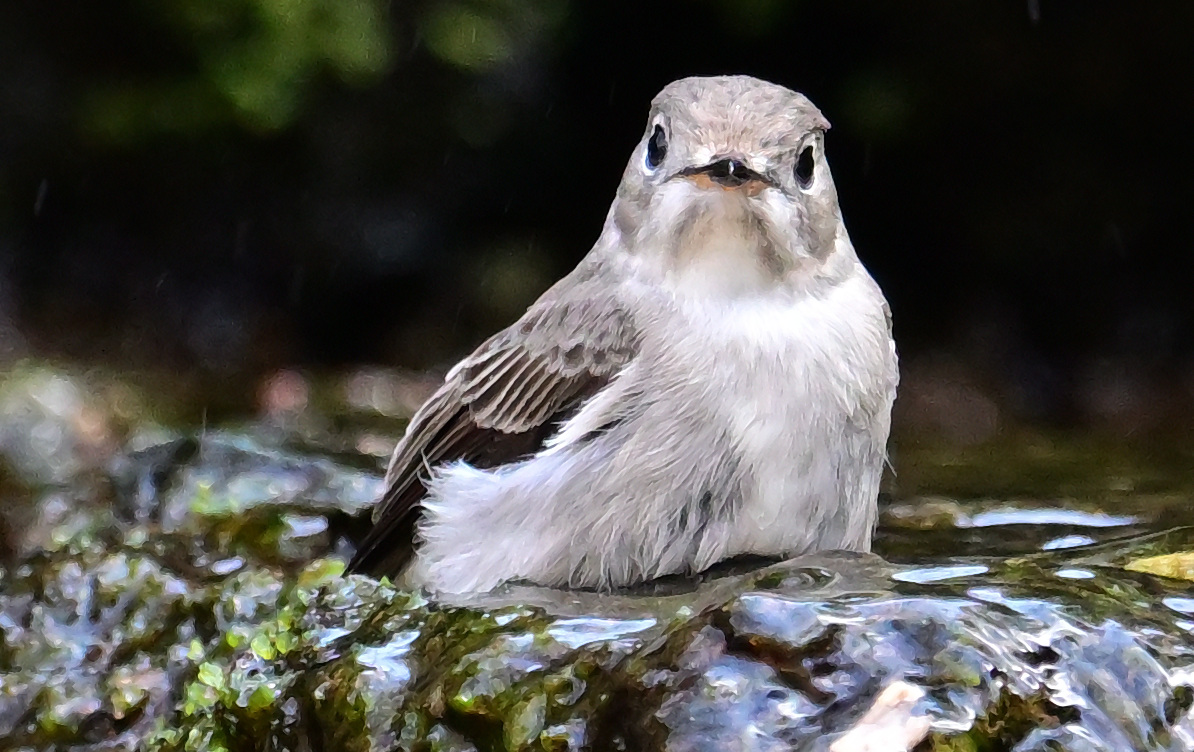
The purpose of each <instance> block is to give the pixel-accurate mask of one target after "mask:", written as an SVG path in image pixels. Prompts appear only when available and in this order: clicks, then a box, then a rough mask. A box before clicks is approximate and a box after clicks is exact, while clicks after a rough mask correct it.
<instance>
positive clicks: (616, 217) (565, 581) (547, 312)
mask: <svg viewBox="0 0 1194 752" xmlns="http://www.w3.org/2000/svg"><path fill="white" fill-rule="evenodd" d="M828 128H829V123H828V122H827V121H826V120H825V118H824V117H823V116H822V115H821V113H820V112H819V111H818V110H817V108H816V107H814V106H813V104H812V103H811V102H810V101H809V100H808V99H806V98H805V97H804V96H802V95H801V94H798V93H796V92H794V91H791V90H789V89H786V88H783V87H782V86H776V85H774V84H770V83H767V82H765V81H760V80H758V79H754V78H749V77H746V76H725V77H716V78H686V79H682V80H680V81H676V82H674V83H672V84H670V85H668V86H667V87H666V88H665V89H664V90H663V91H662V92H660V93H659V95H658V96H657V97H655V100H654V101H653V102H652V105H651V113H650V118H649V120H648V122H647V129H646V132H645V133H644V134H643V139H642V141H641V142H640V143H639V144H638V146H637V148H635V150H634V154H633V155H632V156H631V158H630V164H629V165H627V167H626V171H625V172H624V173H623V175H622V183H621V185H620V186H618V193H617V196H616V197H615V199H614V202H613V205H612V206H611V207H610V210H609V215H608V216H607V217H606V220H605V226H604V227H603V228H602V231H601V237H600V238H598V239H597V243H596V245H594V246H593V249H592V250H591V251H590V252H589V255H588V256H586V257H585V258H584V260H583V261H581V262H580V264H579V265H578V266H577V268H576V269H575V270H573V271H572V273H571V274H569V275H568V276H566V277H564V278H563V279H562V280H560V281H559V282H557V283H556V284H555V285H554V286H553V287H552V288H551V289H549V290H548V291H547V292H546V293H544V294H543V297H541V298H539V300H538V301H536V302H535V304H534V305H532V306H531V307H530V309H529V310H528V311H527V312H526V314H525V315H524V316H523V317H522V318H521V319H519V320H518V321H516V322H515V323H514V324H513V325H512V326H510V327H509V328H507V329H505V330H503V331H501V332H498V333H497V334H496V335H494V336H493V337H491V338H490V339H488V340H487V341H486V342H485V343H484V344H482V345H481V346H480V347H479V348H477V350H476V352H474V353H473V354H472V355H470V356H468V357H467V358H465V359H464V360H463V361H461V362H460V363H459V364H457V365H456V367H454V368H453V369H452V370H451V371H450V372H449V373H448V376H447V379H446V381H445V383H444V385H443V386H442V387H440V389H439V391H437V392H436V393H435V394H434V395H433V396H432V397H431V399H429V400H428V401H427V403H426V404H425V405H423V407H422V408H421V409H420V410H419V411H418V413H416V414H415V416H414V418H413V419H412V420H411V422H410V425H409V426H408V427H407V431H406V435H405V437H404V438H403V439H402V441H401V442H400V443H399V444H398V447H397V448H396V449H395V450H394V456H393V458H392V459H391V460H390V466H389V470H388V471H387V473H386V492H385V495H384V496H383V498H382V499H381V501H380V502H379V504H378V505H377V507H376V509H375V511H374V516H373V520H374V523H373V528H372V529H371V530H370V532H369V534H368V535H367V537H366V538H365V540H364V542H363V543H362V544H361V547H360V549H359V550H358V552H357V554H356V557H355V558H354V559H353V560H352V562H351V564H350V565H349V570H350V571H362V572H369V573H373V574H377V575H382V574H385V575H390V576H398V575H400V574H403V573H404V572H405V575H406V577H407V578H408V581H410V582H412V583H413V584H418V585H423V586H426V587H428V588H430V589H432V590H439V591H443V592H469V591H482V590H489V589H491V588H493V587H494V586H496V585H498V584H499V583H501V582H504V581H507V580H526V581H529V582H533V583H538V584H541V585H549V586H571V587H594V588H610V587H618V586H623V585H629V584H633V583H638V582H642V581H644V580H649V579H651V578H655V577H659V576H662V575H667V574H674V573H682V572H699V571H702V570H704V569H706V568H707V567H709V566H711V565H713V564H715V563H717V562H719V561H721V560H723V559H726V558H729V557H733V556H737V555H741V554H758V555H795V554H800V553H806V552H811V551H817V550H826V549H848V550H855V551H866V550H869V548H870V544H871V532H872V529H873V527H874V524H875V517H876V496H877V494H878V491H879V479H880V476H881V474H882V471H883V463H884V460H885V458H886V444H887V435H888V431H889V429H890V425H891V406H892V402H893V400H894V399H895V393H896V383H897V381H898V370H897V367H896V351H895V343H894V341H893V340H892V336H891V323H890V314H889V311H888V307H887V303H886V301H885V300H884V298H883V294H882V292H880V290H879V287H878V285H876V284H875V282H874V280H873V279H871V277H870V275H869V274H868V273H867V271H866V269H864V268H863V266H862V264H861V263H860V262H859V260H858V257H857V256H856V255H855V253H854V247H853V246H852V245H851V243H850V238H849V236H848V235H847V234H846V227H845V225H844V224H843V223H842V216H841V212H840V210H839V209H838V202H837V192H836V191H835V189H834V186H833V179H832V178H831V177H830V174H829V165H828V164H827V163H826V161H825V146H824V138H825V131H826V130H827V129H828ZM412 557H413V559H412Z"/></svg>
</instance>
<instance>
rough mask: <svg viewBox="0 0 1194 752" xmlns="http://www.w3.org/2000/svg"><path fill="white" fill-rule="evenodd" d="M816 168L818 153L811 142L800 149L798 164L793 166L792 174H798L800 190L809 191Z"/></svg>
mask: <svg viewBox="0 0 1194 752" xmlns="http://www.w3.org/2000/svg"><path fill="white" fill-rule="evenodd" d="M816 169H817V159H816V155H815V154H814V152H813V147H812V144H809V145H808V146H806V147H804V148H803V149H801V150H800V154H799V156H797V157H796V165H795V167H793V168H792V174H793V175H795V176H796V185H798V186H800V190H802V191H807V190H808V189H809V188H810V187H811V186H812V184H813V178H815V177H816Z"/></svg>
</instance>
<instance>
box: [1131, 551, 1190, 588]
mask: <svg viewBox="0 0 1194 752" xmlns="http://www.w3.org/2000/svg"><path fill="white" fill-rule="evenodd" d="M1124 569H1126V570H1128V571H1129V572H1143V573H1144V574H1154V575H1157V576H1158V577H1171V578H1173V579H1175V580H1191V581H1194V551H1185V552H1182V553H1176V554H1163V555H1161V556H1149V557H1146V558H1144V559H1136V560H1135V561H1130V562H1128V564H1127V565H1126V566H1125V567H1124Z"/></svg>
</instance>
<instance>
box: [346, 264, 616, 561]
mask: <svg viewBox="0 0 1194 752" xmlns="http://www.w3.org/2000/svg"><path fill="white" fill-rule="evenodd" d="M592 271H593V270H592V269H591V268H589V269H586V268H585V267H584V266H582V267H579V268H578V269H577V271H576V272H573V274H572V275H569V277H565V278H564V279H563V280H561V281H560V282H559V283H557V285H556V286H555V287H553V288H552V289H551V290H549V291H548V292H547V293H546V294H544V296H543V297H542V298H540V299H539V301H538V302H537V303H536V304H535V305H534V306H532V307H531V308H530V309H529V310H528V311H527V313H526V314H525V315H524V316H523V317H522V318H521V319H519V320H518V321H517V322H515V323H514V324H513V325H512V326H510V327H509V328H508V329H505V330H503V331H501V332H499V333H498V334H496V335H494V336H493V337H491V338H490V339H489V340H488V341H486V342H485V343H483V344H482V345H481V346H480V347H479V348H478V349H477V350H476V352H474V353H473V354H472V355H470V356H469V357H467V358H466V359H465V360H463V361H461V363H459V364H458V365H457V366H456V367H455V368H453V369H452V370H451V371H450V372H449V373H448V376H447V379H446V380H445V382H444V384H443V386H441V387H440V389H439V390H438V391H436V393H435V394H434V395H432V397H431V398H430V399H429V400H428V401H427V402H426V403H425V404H424V405H423V407H421V408H420V409H419V411H418V412H417V413H415V415H414V417H413V418H412V419H411V421H410V424H409V425H408V426H407V430H406V435H405V436H404V437H403V439H402V441H400V442H399V444H398V446H397V447H396V448H395V450H394V455H393V457H392V458H391V460H390V464H389V467H388V469H387V471H386V491H385V493H384V494H383V495H382V498H381V499H380V501H379V502H378V504H377V506H376V507H375V509H374V515H373V527H372V528H371V529H370V530H369V532H368V534H367V535H366V536H365V539H364V540H363V541H362V542H361V545H360V547H359V548H358V550H357V553H356V555H355V556H354V557H353V560H352V561H351V562H350V563H349V571H363V572H369V573H372V574H377V575H381V574H388V575H396V574H398V573H399V572H400V571H401V569H402V568H403V567H404V566H405V564H406V562H407V561H408V560H409V558H410V556H411V554H412V552H413V546H414V532H415V527H416V524H417V522H418V519H419V516H420V504H419V503H420V501H421V500H422V498H423V496H424V495H425V493H426V485H425V484H426V481H427V476H428V473H429V471H430V469H431V468H435V467H437V466H440V465H443V464H445V463H450V462H455V461H459V460H463V461H465V462H468V463H469V464H471V465H473V466H475V467H479V468H483V469H484V468H491V467H495V466H497V465H501V464H505V463H508V462H512V461H516V460H518V459H521V458H524V457H527V456H529V455H531V454H534V453H535V452H537V451H539V450H540V449H541V448H543V445H544V442H545V441H546V440H547V438H548V437H550V435H551V434H552V433H553V432H554V431H555V430H556V428H557V426H558V424H559V423H560V422H562V420H563V419H565V418H566V417H567V416H568V415H569V414H570V413H571V412H572V411H574V410H575V409H576V408H577V407H578V406H579V404H580V403H581V402H583V401H584V400H585V399H587V398H588V397H590V396H592V395H593V394H595V393H597V392H598V391H600V390H601V389H602V388H603V387H604V386H605V385H606V384H608V383H609V381H610V379H612V378H613V376H614V375H615V374H616V373H617V372H618V371H619V370H621V369H622V368H623V367H624V366H625V365H626V364H627V363H628V362H629V361H630V360H631V359H632V358H633V357H634V355H635V354H636V352H637V348H638V333H637V328H636V327H635V325H634V321H633V319H632V317H631V315H630V313H629V311H628V307H627V306H625V305H623V303H622V301H621V300H619V298H618V297H617V295H616V294H615V293H616V290H615V291H613V292H611V286H610V285H609V284H608V283H607V284H598V282H600V280H598V279H596V278H595V275H593V274H592ZM607 282H608V281H607Z"/></svg>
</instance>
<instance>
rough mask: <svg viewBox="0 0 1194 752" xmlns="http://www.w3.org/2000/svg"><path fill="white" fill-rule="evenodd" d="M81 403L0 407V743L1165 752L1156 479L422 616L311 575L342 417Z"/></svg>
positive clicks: (510, 595)
mask: <svg viewBox="0 0 1194 752" xmlns="http://www.w3.org/2000/svg"><path fill="white" fill-rule="evenodd" d="M47 382H49V386H47ZM47 389H48V390H49V392H47V391H46V390H47ZM39 390H40V391H39ZM55 390H56V391H55ZM47 393H49V394H50V395H51V397H53V395H54V394H57V395H58V396H57V397H54V398H53V399H51V400H50V401H51V402H52V403H53V404H51V405H50V407H52V408H53V409H50V408H46V407H45V399H43V398H44V397H45V395H46V394H47ZM109 393H110V392H103V391H102V390H100V391H98V392H97V391H96V390H94V388H93V387H91V386H89V385H88V384H87V383H85V382H84V381H81V380H79V379H77V378H75V377H72V376H69V375H66V374H62V373H56V372H52V371H47V370H39V369H28V370H25V371H23V372H21V373H20V374H18V376H14V377H12V378H10V379H9V381H8V382H7V383H6V385H5V386H4V389H3V390H2V392H0V409H3V410H4V411H5V415H4V418H3V420H4V421H6V423H5V426H4V427H3V428H2V429H0V494H3V495H4V501H5V504H6V505H7V509H6V512H5V514H4V515H3V520H4V530H3V532H4V561H3V566H2V568H0V634H2V636H3V640H2V642H0V747H3V748H12V749H22V748H23V749H161V750H203V749H214V750H218V749H229V750H258V749H260V750H345V751H351V750H387V749H411V750H499V749H546V750H572V749H594V750H606V749H626V750H640V749H643V750H646V749H661V750H662V749H672V750H693V751H696V750H788V749H801V750H827V751H830V752H852V751H853V750H863V749H875V750H880V749H881V750H901V749H915V750H950V751H951V752H952V751H955V750H958V751H960V750H1016V751H1017V752H1036V751H1037V750H1039V751H1040V752H1045V751H1046V750H1081V751H1085V750H1108V751H1111V750H1115V751H1118V750H1137V749H1139V750H1185V749H1194V710H1192V708H1191V706H1192V704H1194V638H1192V637H1191V631H1192V630H1194V594H1192V593H1191V587H1190V583H1189V582H1188V581H1186V580H1183V579H1180V577H1173V576H1161V574H1171V575H1172V574H1178V575H1180V573H1181V572H1182V571H1184V570H1182V569H1181V567H1180V566H1177V567H1176V568H1173V569H1162V570H1157V569H1156V568H1150V567H1149V566H1142V565H1141V562H1149V561H1155V560H1158V558H1159V557H1173V556H1179V557H1180V555H1181V554H1183V553H1184V552H1189V551H1191V550H1194V531H1192V530H1191V529H1190V528H1187V527H1183V525H1184V524H1188V523H1191V522H1194V520H1192V519H1191V513H1190V511H1188V507H1189V506H1190V505H1189V504H1188V503H1187V501H1186V500H1187V499H1188V496H1184V495H1183V494H1184V493H1185V490H1184V489H1181V488H1179V487H1177V485H1176V484H1175V485H1174V487H1173V488H1170V489H1163V488H1160V487H1159V486H1158V484H1157V483H1156V482H1155V481H1154V482H1153V485H1152V486H1150V487H1149V489H1148V493H1141V492H1139V491H1138V490H1134V489H1132V490H1124V489H1123V484H1122V483H1120V482H1119V481H1116V483H1119V485H1114V484H1113V485H1112V486H1111V487H1109V486H1107V484H1102V486H1100V488H1103V491H1101V492H1099V493H1096V492H1094V491H1090V492H1086V491H1084V490H1083V489H1081V488H1075V487H1067V488H1066V489H1065V492H1064V497H1065V498H1064V501H1061V502H1051V501H1049V500H1048V499H1049V498H1050V497H1049V495H1048V493H1042V494H1040V495H1038V496H1035V497H1029V496H1026V495H1025V496H1020V497H1013V496H1012V495H1010V494H1009V495H1007V496H1006V497H1004V498H995V499H992V498H965V497H963V496H962V495H960V494H955V495H953V496H940V497H936V498H928V497H924V496H913V495H911V494H909V495H907V496H899V497H897V499H896V500H894V501H890V500H889V501H888V503H887V504H886V507H885V512H884V515H883V524H882V527H881V530H880V535H879V538H878V541H877V550H878V553H879V554H882V557H883V558H881V557H880V556H879V555H865V556H858V555H821V556H815V557H804V558H801V559H796V560H792V561H788V562H781V563H772V564H761V565H758V564H744V563H734V564H731V565H727V566H725V567H722V568H721V569H720V570H719V571H715V572H712V573H709V574H708V575H707V576H705V577H703V578H700V579H699V580H689V579H684V578H677V579H674V580H670V581H665V582H660V583H654V584H652V585H649V586H645V587H643V588H638V589H635V590H633V591H627V592H617V593H592V592H564V591H558V590H550V589H542V588H534V587H529V586H521V585H512V586H508V587H506V588H503V589H501V590H499V591H497V592H495V593H491V594H487V595H484V596H472V597H469V598H460V599H456V600H447V601H442V600H441V601H430V600H428V599H427V598H426V597H425V596H424V595H422V594H419V593H409V592H402V591H399V590H397V589H395V588H393V587H391V586H389V585H388V584H387V583H384V582H381V583H379V582H376V581H373V580H370V579H367V578H362V577H344V576H342V574H341V573H342V563H341V562H342V556H343V555H344V554H345V553H347V552H348V550H349V548H350V542H349V541H350V540H351V539H352V538H353V537H354V536H355V535H356V534H358V532H359V527H358V526H357V523H355V522H354V516H357V515H359V514H360V512H361V511H362V510H363V509H364V508H365V507H366V506H367V505H368V504H369V503H370V502H371V501H372V499H373V498H375V496H376V494H377V492H378V490H379V484H380V459H379V458H380V457H382V456H384V452H379V453H378V455H377V456H371V455H361V454H360V453H354V452H352V451H351V449H345V448H346V447H348V448H351V447H353V446H355V445H358V444H359V442H358V441H356V439H355V438H354V437H359V436H360V435H362V434H364V433H365V432H366V431H365V429H363V428H359V427H354V426H356V424H355V423H354V422H353V421H352V420H348V421H341V422H339V423H337V424H335V426H334V430H332V429H328V428H327V424H320V425H321V426H323V427H322V428H320V430H319V431H315V430H313V429H310V426H311V425H312V423H310V422H307V423H304V422H302V421H299V422H298V423H296V424H294V425H290V426H283V427H279V426H278V425H276V424H271V425H264V424H261V425H249V426H247V427H244V428H242V429H238V430H223V431H217V430H207V431H199V432H196V433H185V432H172V431H169V430H165V429H162V428H160V427H155V426H153V425H151V424H150V423H149V422H148V421H139V420H136V419H129V418H122V417H120V415H118V414H116V415H115V417H113V416H114V412H113V410H112V409H111V400H106V399H105V397H104V395H105V394H109ZM37 395H42V397H38V396H37ZM63 395H65V396H63ZM46 399H48V398H46ZM55 399H56V400H57V402H54V400H55ZM38 405H42V407H41V408H39V407H38ZM14 415H15V416H16V417H15V418H14V417H13V416H14ZM80 415H82V417H80ZM20 421H24V423H21V422H20ZM13 426H17V427H16V428H14V427H13ZM296 426H298V427H297V428H296ZM304 426H305V427H304ZM354 432H355V433H354ZM371 435H372V434H371ZM47 437H48V438H47ZM1117 472H1118V470H1117ZM1091 477H1092V478H1094V477H1095V473H1092V474H1091ZM1117 477H1118V476H1117ZM1108 488H1110V491H1108V490H1107V489H1108ZM1117 489H1118V490H1117ZM947 490H948V489H947ZM1108 493H1110V494H1112V496H1114V499H1111V497H1109V496H1107V494H1108ZM1115 494H1119V496H1115ZM1109 499H1111V500H1110V501H1109ZM1116 500H1118V501H1116ZM1165 560H1166V561H1169V560H1171V559H1165ZM1177 560H1178V561H1180V559H1177ZM1158 572H1160V573H1161V574H1158Z"/></svg>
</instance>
